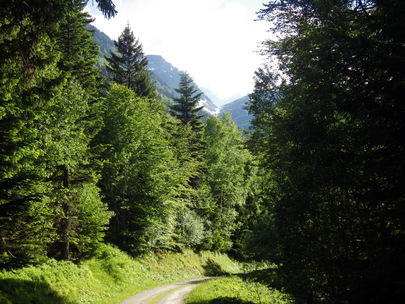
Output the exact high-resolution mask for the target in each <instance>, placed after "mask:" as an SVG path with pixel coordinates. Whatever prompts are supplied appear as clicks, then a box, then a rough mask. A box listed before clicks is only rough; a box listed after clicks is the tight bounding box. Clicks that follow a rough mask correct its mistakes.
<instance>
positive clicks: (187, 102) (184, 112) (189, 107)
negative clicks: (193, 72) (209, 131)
mask: <svg viewBox="0 0 405 304" xmlns="http://www.w3.org/2000/svg"><path fill="white" fill-rule="evenodd" d="M175 90H176V92H177V93H179V94H180V96H179V97H176V98H173V100H174V104H172V105H171V106H170V109H171V114H172V115H174V116H175V117H177V118H178V119H179V120H180V121H181V122H182V123H183V124H184V125H187V124H189V125H190V126H191V128H192V129H193V130H194V131H195V132H201V131H202V128H203V126H204V125H203V123H202V121H201V118H202V117H203V115H200V114H199V112H200V111H201V110H202V109H203V108H204V107H203V106H200V107H199V106H198V103H199V101H200V99H201V96H202V95H203V93H202V92H200V93H197V89H196V88H195V86H194V84H193V79H192V78H191V77H190V75H188V74H187V73H183V74H181V76H180V83H179V87H178V88H177V89H175Z"/></svg>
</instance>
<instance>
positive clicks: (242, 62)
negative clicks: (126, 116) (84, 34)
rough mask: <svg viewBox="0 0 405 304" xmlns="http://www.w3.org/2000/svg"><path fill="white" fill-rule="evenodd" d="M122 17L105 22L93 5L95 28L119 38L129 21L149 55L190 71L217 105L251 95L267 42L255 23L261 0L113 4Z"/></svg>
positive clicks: (125, 0)
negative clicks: (260, 46) (255, 74)
mask: <svg viewBox="0 0 405 304" xmlns="http://www.w3.org/2000/svg"><path fill="white" fill-rule="evenodd" d="M113 2H114V4H115V5H116V9H117V11H118V14H117V16H116V17H114V18H111V19H110V20H108V19H106V18H104V17H103V16H102V14H101V12H99V11H98V10H97V8H96V7H95V6H92V4H91V3H92V1H89V5H88V7H87V9H88V10H89V11H90V13H91V14H92V16H93V17H94V18H95V21H94V22H93V25H94V26H95V27H97V28H98V29H100V30H101V31H103V32H104V33H106V34H107V35H108V36H109V37H110V38H112V39H114V40H116V39H117V38H118V36H119V35H120V34H121V33H122V31H123V30H124V28H125V26H126V25H127V24H128V23H129V25H130V27H131V29H132V31H133V32H134V35H135V36H136V37H137V38H138V39H139V41H140V42H141V43H142V46H143V50H144V52H145V54H147V55H161V56H162V57H163V58H165V59H166V60H167V61H168V62H170V63H171V64H172V65H173V66H175V67H176V68H178V69H180V70H182V71H186V72H188V73H189V74H190V76H191V77H192V78H193V79H194V81H195V83H196V84H197V85H198V86H199V87H200V88H201V89H202V90H203V91H204V92H205V93H206V95H207V96H209V97H210V99H211V100H212V101H213V102H214V103H215V104H216V105H218V106H221V105H223V104H226V103H229V102H232V101H234V100H236V99H238V98H240V97H243V96H245V95H247V94H249V93H251V92H252V90H253V87H254V81H253V76H254V71H255V70H257V68H258V67H259V66H260V65H261V62H262V60H263V58H261V56H260V55H259V54H258V51H259V44H260V42H261V41H263V40H265V39H267V38H269V37H268V36H269V33H268V32H267V29H268V28H269V25H268V24H267V23H266V22H265V21H255V19H257V15H256V12H257V11H259V10H260V9H261V8H263V5H262V3H263V1H262V0H114V1H113Z"/></svg>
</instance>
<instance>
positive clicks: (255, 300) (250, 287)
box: [186, 274, 292, 304]
mask: <svg viewBox="0 0 405 304" xmlns="http://www.w3.org/2000/svg"><path fill="white" fill-rule="evenodd" d="M186 303H187V304H214V303H216V304H226V303H229V304H230V303H233V304H289V303H292V301H291V299H290V298H289V296H288V295H286V294H284V293H282V292H280V291H278V290H276V289H274V288H271V287H269V286H268V285H267V284H266V283H263V282H259V281H257V277H255V275H254V274H249V275H245V274H242V275H232V276H228V277H220V278H216V279H213V280H210V281H207V282H205V283H203V284H201V285H199V286H198V287H196V288H195V289H194V290H193V291H192V292H191V293H190V294H189V295H188V297H187V299H186Z"/></svg>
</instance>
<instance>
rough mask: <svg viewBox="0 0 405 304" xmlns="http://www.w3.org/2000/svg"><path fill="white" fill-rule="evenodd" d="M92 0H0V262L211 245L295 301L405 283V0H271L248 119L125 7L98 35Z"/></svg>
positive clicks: (388, 298)
mask: <svg viewBox="0 0 405 304" xmlns="http://www.w3.org/2000/svg"><path fill="white" fill-rule="evenodd" d="M86 3H87V1H85V0H74V1H65V0H44V1H34V0H27V1H23V2H22V1H18V0H9V1H6V2H5V3H3V4H2V14H1V16H0V54H1V58H0V268H1V271H4V272H5V271H7V270H10V272H11V273H13V272H14V271H16V269H18V268H22V267H26V266H32V265H51V266H49V267H52V265H53V264H55V263H57V262H55V260H57V261H63V262H62V263H61V264H63V263H65V264H66V265H73V264H72V263H76V264H78V265H81V263H82V262H83V261H88V260H89V259H91V258H102V259H107V258H108V256H107V255H104V256H100V255H103V253H102V252H103V250H100V249H102V248H104V252H106V251H105V247H106V246H105V244H112V246H113V247H115V248H118V249H119V250H121V251H124V252H125V253H127V254H129V255H131V256H133V257H137V256H139V255H142V254H143V255H144V254H148V253H152V252H160V253H164V252H183V251H186V250H193V251H196V252H199V251H202V250H210V251H216V252H223V253H224V252H225V253H228V254H232V255H233V256H234V257H237V258H240V259H244V260H258V261H266V262H267V263H269V264H270V263H271V264H272V265H273V268H272V269H271V270H269V271H267V272H266V271H264V272H262V273H261V275H262V276H263V277H264V278H266V279H267V282H269V283H268V285H269V288H270V286H271V288H273V287H274V288H279V289H282V290H283V291H286V292H288V293H289V294H291V295H292V297H293V299H294V301H295V302H296V303H299V304H300V303H303V304H329V303H333V304H360V303H369V304H373V303H375V304H377V303H387V304H394V303H402V302H404V301H405V288H404V286H405V260H404V256H405V174H404V172H405V168H404V160H405V152H404V151H405V142H404V141H405V125H404V124H405V109H404V103H403V97H402V94H403V92H404V90H405V27H404V24H405V2H404V1H402V0H392V1H389V2H387V1H379V0H367V1H366V0H336V1H332V0H323V1H318V0H299V1H298V0H285V1H278V0H272V1H269V2H268V3H266V4H264V6H263V9H262V10H261V11H260V12H259V14H258V17H259V18H260V19H263V20H266V21H270V22H269V28H270V29H271V30H272V31H274V33H275V34H277V37H278V38H277V39H276V40H268V41H264V42H263V44H262V49H261V50H260V51H261V53H262V54H263V55H264V56H265V58H266V59H267V60H266V62H267V64H265V65H263V66H262V67H260V68H258V70H257V72H256V74H255V89H254V92H253V93H252V94H250V95H249V98H248V100H247V99H246V98H244V99H241V100H240V101H238V103H239V102H240V103H246V101H248V104H247V106H248V110H249V113H250V115H252V116H253V117H252V121H251V124H252V132H251V134H249V135H248V136H246V135H244V134H243V131H242V130H240V129H239V128H238V127H237V125H236V124H235V122H234V121H233V120H232V117H231V115H230V114H227V113H225V114H224V115H223V116H222V117H215V116H208V117H207V116H205V117H204V115H202V112H201V109H202V108H201V107H202V104H203V102H202V101H203V100H204V97H203V93H202V92H201V91H200V90H199V89H198V87H196V85H195V83H194V81H193V79H192V77H191V76H190V75H188V74H187V73H181V75H178V81H177V85H176V87H175V88H172V87H169V86H167V84H164V83H163V81H162V82H156V80H157V79H162V78H164V77H166V76H168V75H172V74H170V73H164V75H162V74H155V75H153V68H152V69H151V68H150V65H149V64H150V61H149V60H151V61H152V60H157V61H159V60H160V64H166V62H164V61H163V60H162V58H161V57H147V56H146V55H145V54H144V52H143V47H142V42H141V41H139V39H138V38H136V33H133V31H132V29H131V28H130V26H129V25H127V26H126V27H125V28H123V29H122V33H121V35H120V36H119V37H118V39H117V40H116V41H114V42H113V44H114V49H113V50H112V49H111V46H112V45H111V43H110V42H109V41H108V39H107V37H105V36H102V35H101V36H98V38H97V39H96V40H97V41H98V42H97V43H99V44H100V45H101V51H100V48H99V46H98V44H97V43H95V42H94V37H93V33H94V30H95V29H94V28H91V27H89V25H90V24H91V17H90V16H89V15H88V14H87V13H86V12H84V10H83V9H84V7H85V5H86ZM95 4H96V5H97V6H98V8H99V9H100V10H101V11H102V13H103V14H104V16H105V17H106V18H113V17H114V16H115V14H116V13H117V12H116V11H115V6H114V4H113V2H112V1H111V0H95ZM241 60H242V59H241ZM235 64H237V63H235ZM151 70H152V71H151ZM169 70H170V69H169ZM151 72H152V73H151ZM176 73H177V71H176ZM177 74H178V73H177ZM169 89H170V90H169ZM173 90H174V91H173ZM169 91H170V94H172V93H173V95H172V96H169ZM168 97H170V102H168ZM235 118H236V119H238V117H235ZM108 248H110V249H109V250H107V251H110V252H117V251H118V249H115V248H114V249H111V247H108ZM114 254H115V253H114ZM115 255H117V254H115ZM46 267H48V266H46ZM80 267H81V266H80ZM80 267H79V268H80ZM114 267H119V265H115V266H114ZM55 269H56V268H55ZM75 269H76V268H75ZM274 269H276V270H274ZM108 271H109V273H111V269H109V270H108ZM13 282H14V283H15V281H13ZM3 283H4V284H3ZM10 283H12V282H11V281H7V282H2V281H1V280H0V291H4V290H6V289H7V288H6V287H5V286H8V285H7V284H10ZM2 284H3V285H2ZM33 286H34V285H33ZM56 298H57V297H56ZM228 300H229V299H228ZM62 301H63V299H62V298H61V300H60V302H61V303H62ZM214 301H215V300H214ZM239 302H240V301H239ZM217 303H218V302H217Z"/></svg>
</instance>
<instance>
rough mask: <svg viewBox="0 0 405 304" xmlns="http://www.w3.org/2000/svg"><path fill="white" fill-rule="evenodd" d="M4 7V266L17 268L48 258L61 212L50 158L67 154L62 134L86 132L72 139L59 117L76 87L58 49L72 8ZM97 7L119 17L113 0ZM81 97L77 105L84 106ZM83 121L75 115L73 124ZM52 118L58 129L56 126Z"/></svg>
mask: <svg viewBox="0 0 405 304" xmlns="http://www.w3.org/2000/svg"><path fill="white" fill-rule="evenodd" d="M3 2H4V3H2V14H1V16H0V33H1V34H0V40H1V41H2V42H4V43H0V53H1V54H2V55H1V58H0V84H1V85H0V238H1V242H0V267H12V266H15V265H16V264H18V265H21V264H23V263H25V262H28V261H30V260H32V259H38V258H44V257H45V256H46V251H47V246H48V244H49V243H51V242H53V241H54V240H55V239H56V238H57V237H58V236H57V232H56V227H55V226H53V222H54V219H55V215H56V214H58V212H59V205H57V204H56V202H57V201H56V200H55V193H56V191H55V190H56V185H57V183H60V179H58V181H57V182H55V180H54V173H55V172H58V173H61V172H63V170H61V169H62V168H61V169H60V170H55V168H56V167H55V165H56V159H55V158H54V157H53V155H54V154H55V151H57V150H58V151H63V150H64V149H65V148H66V146H64V145H62V144H61V143H62V142H61V141H59V139H60V136H61V135H63V137H64V138H66V137H71V138H74V137H75V136H76V135H77V134H79V133H80V132H82V131H83V129H85V127H84V126H81V127H80V128H81V129H80V131H79V133H75V132H74V133H70V131H68V130H66V129H65V128H64V127H66V126H69V123H67V125H63V123H62V121H61V120H60V119H59V118H60V117H58V116H55V111H60V110H61V109H65V104H64V99H65V100H66V99H68V100H70V98H71V97H70V96H69V95H70V94H69V93H70V92H72V91H69V90H66V88H67V87H69V88H70V89H72V86H74V85H75V84H76V83H72V84H71V85H68V84H67V82H68V78H67V73H66V72H65V71H62V70H61V69H60V59H61V58H62V54H61V51H60V49H59V48H58V39H59V37H60V36H59V28H60V25H61V22H63V21H64V20H66V17H67V14H68V12H69V11H70V9H71V7H70V5H69V2H67V1H62V0H53V1H50V0H45V1H41V2H38V1H32V0H27V1H17V0H10V1H3ZM96 2H97V3H99V6H100V8H101V9H102V11H103V12H104V13H105V14H106V15H109V16H113V15H114V14H115V10H114V9H113V3H112V2H111V0H103V1H101V0H96ZM79 91H80V92H78V94H77V96H76V97H75V98H72V100H75V101H77V100H78V101H80V100H81V97H82V96H81V94H82V92H81V90H80V89H79ZM73 106H74V103H73ZM74 108H75V106H74ZM65 114H68V113H65ZM81 119H82V117H75V118H74V119H73V120H72V121H73V122H77V121H80V120H81ZM54 120H56V121H57V122H56V124H53V123H52V121H54ZM72 121H69V122H72ZM58 123H62V124H58ZM62 125H63V126H62ZM74 127H76V126H74ZM54 135H55V136H54ZM55 140H56V141H55ZM79 146H80V145H79ZM76 148H77V147H75V146H74V145H71V146H69V149H68V150H69V151H71V152H73V153H75V151H76V150H75V149H76ZM58 153H59V152H58ZM65 156H66V154H65ZM82 189H84V188H82ZM78 191H79V190H78ZM81 193H82V194H83V195H84V193H87V194H88V192H86V191H82V192H81ZM79 196H81V195H78V196H76V197H79ZM81 197H82V198H83V196H81ZM88 197H90V196H88ZM82 214H83V213H82ZM87 219H88V218H87ZM99 221H100V219H97V220H96V222H99ZM82 231H85V228H84V227H83V230H82ZM93 236H94V235H93ZM90 238H91V237H90Z"/></svg>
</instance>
